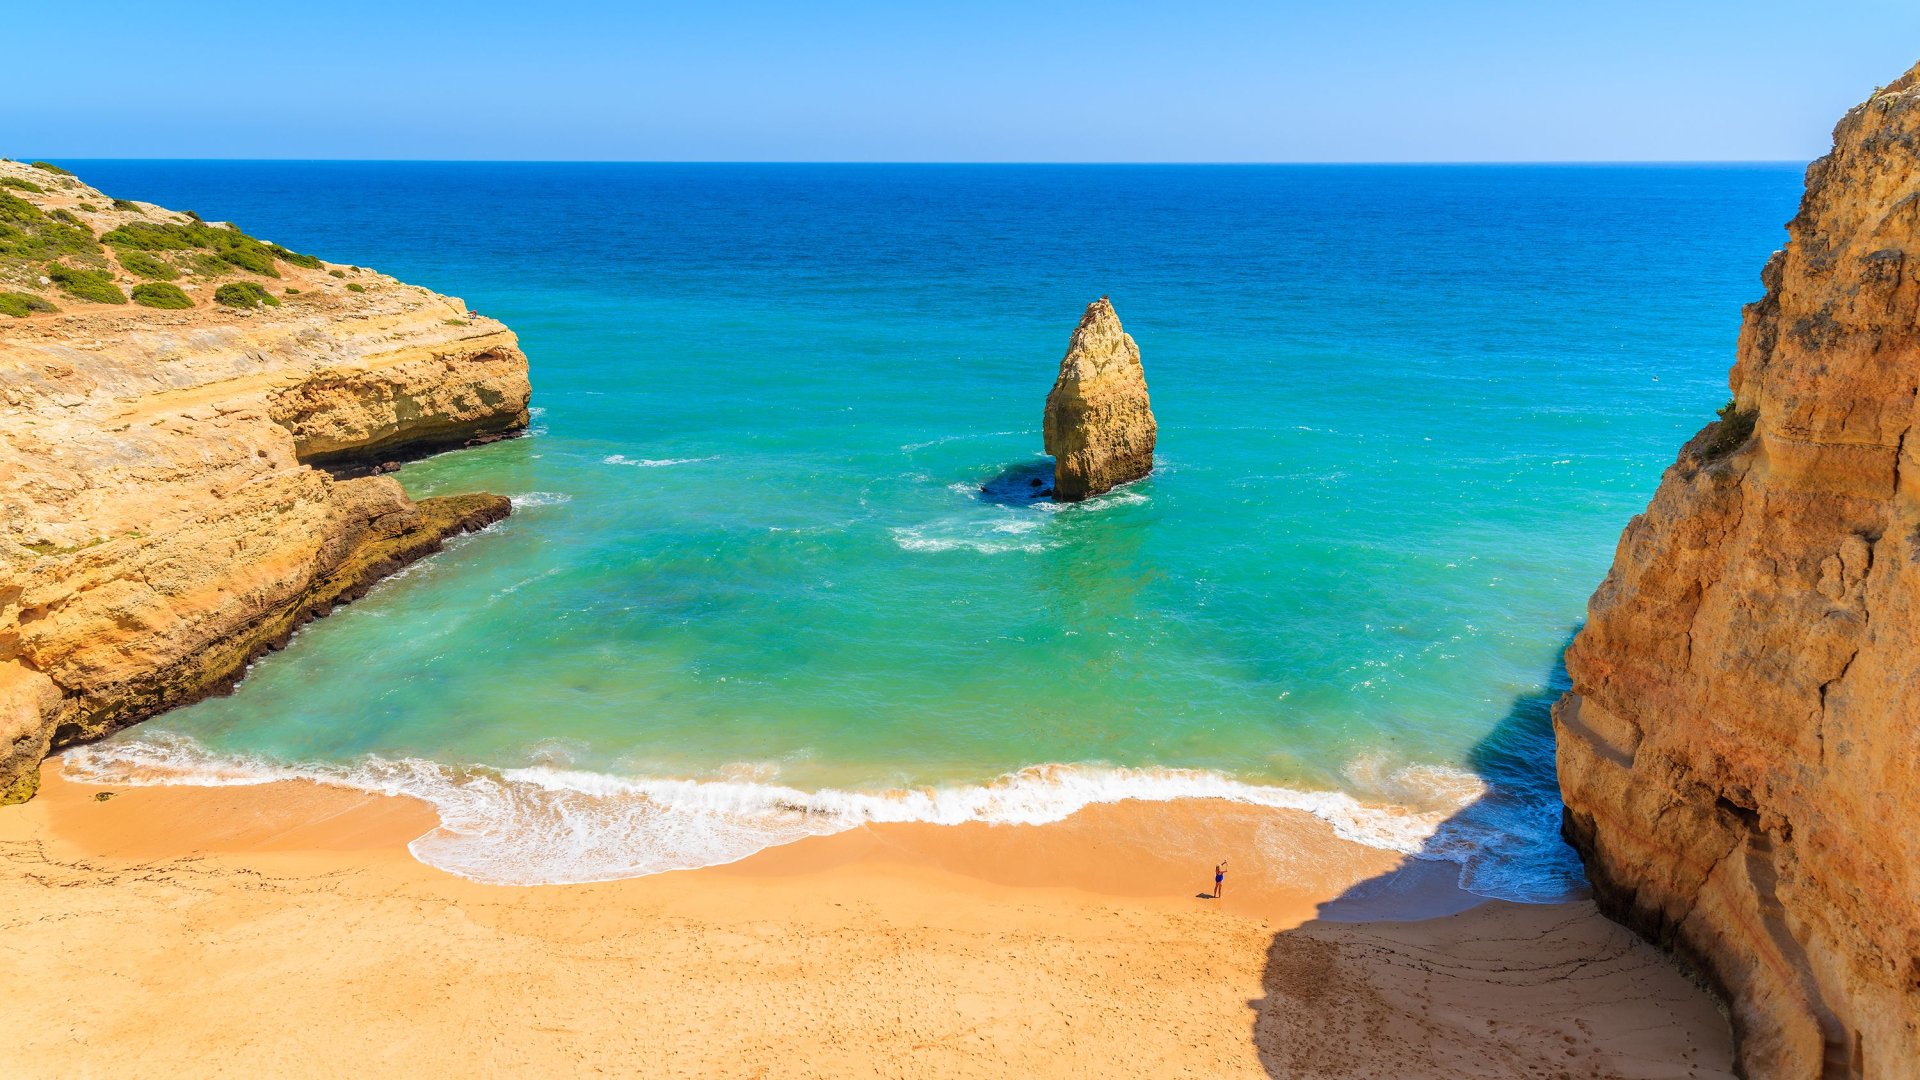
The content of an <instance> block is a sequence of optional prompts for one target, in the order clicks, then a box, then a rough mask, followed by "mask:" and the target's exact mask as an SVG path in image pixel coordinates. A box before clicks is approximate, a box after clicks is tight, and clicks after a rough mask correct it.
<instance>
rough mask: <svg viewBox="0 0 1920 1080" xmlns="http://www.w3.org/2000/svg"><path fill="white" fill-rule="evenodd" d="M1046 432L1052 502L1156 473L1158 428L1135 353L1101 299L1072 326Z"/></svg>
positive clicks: (1050, 400)
mask: <svg viewBox="0 0 1920 1080" xmlns="http://www.w3.org/2000/svg"><path fill="white" fill-rule="evenodd" d="M1044 430H1045V433H1046V448H1047V453H1049V454H1052V455H1053V497H1054V498H1055V499H1056V500H1058V501H1060V502H1079V501H1080V500H1081V499H1086V498H1090V497H1092V496H1095V495H1098V494H1100V493H1101V492H1103V491H1109V490H1111V489H1112V488H1114V487H1115V486H1117V485H1119V484H1124V483H1126V482H1128V481H1130V480H1138V479H1140V478H1141V477H1143V476H1145V475H1147V474H1148V473H1149V472H1152V471H1153V444H1154V439H1155V437H1156V435H1157V434H1158V428H1157V427H1156V426H1155V424H1154V421H1153V409H1152V407H1151V405H1150V404H1149V403H1148V401H1147V376H1146V372H1145V371H1144V370H1143V369H1142V368H1141V367H1140V347H1139V346H1137V345H1135V344H1134V343H1133V337H1132V336H1131V335H1129V334H1128V333H1127V332H1126V331H1125V330H1123V329H1121V328H1120V317H1119V316H1118V315H1116V314H1114V312H1113V305H1112V304H1110V303H1108V302H1107V298H1106V297H1104V296H1103V297H1101V298H1100V299H1098V300H1095V301H1094V302H1093V303H1091V304H1088V305H1087V313H1086V314H1085V315H1083V316H1081V317H1080V325H1079V326H1077V327H1075V328H1074V331H1073V339H1072V341H1071V342H1070V343H1069V344H1068V345H1067V355H1066V356H1065V357H1063V358H1062V359H1061V361H1060V377H1059V378H1058V379H1056V380H1054V384H1053V390H1052V392H1051V393H1049V394H1048V395H1047V412H1046V418H1045V420H1044Z"/></svg>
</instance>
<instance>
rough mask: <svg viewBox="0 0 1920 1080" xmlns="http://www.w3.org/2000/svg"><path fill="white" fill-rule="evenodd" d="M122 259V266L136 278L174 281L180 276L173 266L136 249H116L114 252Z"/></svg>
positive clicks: (156, 256) (158, 257) (155, 256)
mask: <svg viewBox="0 0 1920 1080" xmlns="http://www.w3.org/2000/svg"><path fill="white" fill-rule="evenodd" d="M113 253H114V254H115V255H116V256H118V257H119V259H120V266H121V268H122V269H124V270H126V272H127V273H129V274H132V275H133V276H134V277H143V278H149V279H151V280H153V281H172V280H173V279H174V278H177V277H179V276H180V271H178V270H176V269H174V267H173V264H172V263H170V262H168V261H167V260H165V259H163V258H161V257H160V256H158V255H153V254H150V253H148V252H145V251H140V250H138V249H136V248H115V249H114V252H113Z"/></svg>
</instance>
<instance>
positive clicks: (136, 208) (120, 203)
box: [113, 199, 146, 214]
mask: <svg viewBox="0 0 1920 1080" xmlns="http://www.w3.org/2000/svg"><path fill="white" fill-rule="evenodd" d="M113 208H114V209H115V210H131V211H133V212H134V213H136V214H144V213H146V211H145V210H142V209H140V204H139V203H137V202H134V201H133V200H132V199H115V200H113Z"/></svg>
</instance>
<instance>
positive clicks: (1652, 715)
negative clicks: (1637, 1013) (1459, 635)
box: [1554, 67, 1920, 1078]
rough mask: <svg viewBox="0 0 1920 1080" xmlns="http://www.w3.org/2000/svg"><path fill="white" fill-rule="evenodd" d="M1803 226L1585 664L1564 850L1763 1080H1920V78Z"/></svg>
mask: <svg viewBox="0 0 1920 1080" xmlns="http://www.w3.org/2000/svg"><path fill="white" fill-rule="evenodd" d="M1787 230H1788V235H1789V239H1788V243H1787V246H1786V247H1785V248H1784V249H1783V250H1781V251H1779V252H1776V253H1775V254H1774V256H1773V258H1772V259H1770V260H1769V261H1768V263H1767V266H1766V269H1765V271H1764V272H1763V274H1762V278H1761V280H1762V282H1763V283H1764V284H1765V286H1766V295H1765V296H1764V297H1763V298H1762V299H1760V300H1759V301H1757V302H1755V303H1753V304H1750V305H1748V306H1747V308H1746V313H1745V315H1746V318H1745V324H1744V327H1743V329H1742V331H1741V335H1740V343H1739V353H1738V359H1737V362H1736V363H1735V364H1734V367H1733V372H1732V376H1731V380H1730V381H1731V383H1732V388H1733V396H1734V400H1733V403H1732V405H1731V406H1730V407H1729V408H1728V409H1727V410H1725V411H1724V412H1723V414H1722V415H1723V418H1722V419H1721V420H1719V421H1718V422H1716V423H1713V424H1710V425H1708V426H1707V427H1706V429H1704V430H1703V431H1702V432H1701V433H1700V434H1699V435H1698V436H1696V437H1695V438H1694V440H1693V441H1692V442H1690V443H1689V444H1688V445H1687V447H1686V448H1685V449H1683V450H1682V451H1681V454H1680V457H1679V460H1678V461H1677V462H1676V463H1675V464H1674V465H1673V467H1672V468H1670V469H1668V470H1667V473H1666V475H1665V476H1664V478H1663V479H1662V480H1661V483H1660V488H1659V491H1658V493H1657V494H1655V496H1654V498H1653V502H1652V504H1651V505H1650V506H1649V507H1648V508H1647V511H1646V513H1644V514H1642V515H1641V516H1639V517H1637V518H1635V519H1634V520H1633V521H1632V523H1631V524H1629V525H1628V527H1627V529H1626V532H1625V534H1624V535H1623V536H1622V537H1621V539H1620V546H1619V549H1618V552H1617V554H1616V557H1615V561H1614V564H1613V569H1612V571H1611V572H1610V573H1609V574H1608V576H1607V579H1606V581H1605V582H1604V583H1602V584H1601V586H1600V588H1599V591H1598V592H1596V593H1595V594H1594V596H1593V599H1592V601H1591V603H1590V605H1589V608H1588V621H1587V624H1586V627H1585V629H1583V630H1582V631H1581V632H1580V634H1579V635H1578V637H1576V638H1575V640H1574V641H1573V643H1572V645H1571V647H1570V648H1569V649H1568V650H1567V670H1568V672H1569V673H1570V674H1571V676H1572V681H1573V689H1572V691H1571V692H1570V693H1569V694H1567V695H1566V697H1564V698H1563V699H1562V700H1561V701H1560V702H1559V704H1558V705H1557V707H1556V709H1555V713H1554V729H1555V734H1556V735H1557V738H1558V746H1559V749H1558V758H1559V760H1558V765H1559V773H1560V784H1561V789H1562V792H1563V795H1564V798H1565V802H1566V818H1565V831H1566V835H1567V838H1568V840H1569V841H1570V842H1572V844H1573V845H1574V846H1575V847H1576V848H1577V849H1579V851H1580V853H1581V855H1582V857H1583V858H1584V859H1585V861H1586V866H1587V873H1588V876H1589V877H1590V878H1591V879H1592V882H1593V887H1594V890H1595V894H1596V896H1597V898H1598V899H1599V901H1600V903H1601V905H1602V907H1603V908H1604V909H1605V910H1606V911H1608V912H1609V913H1610V914H1612V915H1613V916H1615V917H1616V918H1618V919H1620V920H1621V921H1623V922H1625V923H1626V924H1627V925H1629V926H1632V927H1634V928H1635V929H1637V930H1639V931H1640V932H1641V933H1643V934H1644V935H1646V936H1648V937H1649V938H1652V939H1653V940H1655V941H1657V942H1661V943H1664V944H1667V945H1670V946H1671V947H1673V948H1675V949H1676V950H1678V951H1679V952H1681V953H1682V954H1683V955H1684V956H1687V957H1689V958H1690V959H1691V960H1692V961H1693V962H1694V963H1695V964H1697V966H1698V967H1699V968H1700V969H1701V970H1702V971H1704V972H1705V973H1706V974H1707V975H1708V976H1709V977H1710V978H1711V979H1712V980H1713V981H1714V982H1715V983H1717V984H1718V986H1719V987H1720V989H1721V990H1722V992H1723V993H1724V995H1725V997H1726V999H1727V1001H1728V1003H1729V1005H1730V1007H1731V1011H1732V1017H1733V1021H1734V1028H1735V1034H1736V1037H1737V1039H1738V1042H1739V1054H1740V1062H1741V1067H1742V1069H1743V1070H1744V1074H1745V1075H1747V1076H1750V1077H1767V1078H1770V1077H1796V1078H1798V1077H1860V1076H1868V1077H1913V1076H1920V431H1917V430H1916V421H1920V67H1916V68H1915V69H1914V70H1913V71H1910V72H1908V73H1907V74H1906V75H1905V76H1904V77H1902V78H1901V79H1899V80H1898V81H1897V82H1895V83H1893V84H1892V85H1891V86H1888V87H1886V88H1885V89H1883V90H1880V91H1878V92H1876V93H1875V94H1874V95H1873V96H1872V97H1871V98H1869V99H1868V100H1867V101H1866V102H1865V103H1864V104H1862V105H1859V106H1857V107H1855V108H1854V109H1853V110H1852V111H1850V112H1849V113H1847V115H1846V117H1845V118H1844V119H1843V120H1841V121H1840V124H1839V126H1838V127H1837V128H1836V129H1835V130H1834V144H1833V151H1832V153H1830V154H1829V155H1828V156H1826V157H1824V158H1822V159H1820V160H1819V161H1816V162H1814V163H1813V164H1812V165H1811V166H1810V167H1809V168H1808V170H1807V187H1806V194H1805V197H1804V199H1803V200H1802V202H1801V205H1800V212H1799V214H1798V216H1796V217H1795V218H1794V219H1793V220H1792V221H1791V222H1790V223H1788V226H1787ZM1909 263H1911V265H1909Z"/></svg>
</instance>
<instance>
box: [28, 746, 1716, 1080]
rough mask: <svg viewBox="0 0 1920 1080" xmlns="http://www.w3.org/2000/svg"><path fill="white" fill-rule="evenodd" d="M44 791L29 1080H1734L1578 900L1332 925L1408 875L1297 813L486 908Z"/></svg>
mask: <svg viewBox="0 0 1920 1080" xmlns="http://www.w3.org/2000/svg"><path fill="white" fill-rule="evenodd" d="M42 779H43V784H44V788H43V790H42V793H41V795H40V797H39V798H37V799H35V800H34V801H33V802H32V803H29V804H27V805H25V806H19V807H11V808H8V809H7V810H6V811H4V812H0V912H4V914H3V915H0V975H3V976H4V977H5V978H6V980H7V982H8V983H9V984H10V985H12V986H15V987H17V988H22V991H21V992H16V993H15V994H14V995H13V997H12V998H11V1007H10V1010H9V1021H10V1022H9V1025H8V1026H9V1027H10V1029H11V1030H12V1031H13V1032H14V1033H15V1035H14V1037H13V1039H12V1040H11V1041H10V1043H9V1045H8V1049H7V1051H6V1053H7V1055H8V1058H9V1060H8V1061H6V1062H5V1072H6V1074H7V1075H9V1076H17V1077H55V1076H58V1077H89V1076H101V1077H104V1076H134V1075H137V1076H171V1075H196V1076H240V1075H247V1076H258V1075H272V1076H321V1075H329V1076H330V1075H339V1074H341V1073H343V1072H349V1071H351V1072H374V1073H382V1074H386V1073H404V1074H406V1075H411V1076H451V1075H473V1074H475V1073H479V1074H483V1075H498V1074H505V1073H511V1074H517V1075H600V1074H637V1073H646V1074H650V1075H669V1076H692V1075H725V1076H870V1075H871V1076H943V1077H944V1076H1006V1075H1013V1074H1025V1075H1066V1076H1185V1075H1195V1076H1201V1075H1205V1076H1236V1077H1237V1076H1246V1077H1259V1076H1300V1077H1309V1076H1311V1077H1327V1076H1336V1077H1338V1076H1352V1077H1361V1076H1400V1077H1415V1076H1435V1077H1439V1076H1489V1077H1492V1076H1513V1077H1543V1076H1546V1077H1555V1076H1575V1077H1717V1076H1727V1075H1730V1073H1729V1072H1728V1068H1729V1061H1730V1044H1729V1037H1728V1032H1727V1027H1726V1023H1725V1021H1724V1020H1723V1018H1722V1016H1721V1015H1720V1013H1719V1012H1718V1011H1716V1009H1715V1006H1714V1004H1713V1003H1712V1001H1711V1000H1710V998H1709V997H1708V996H1707V995H1706V994H1705V993H1704V992H1703V991H1701V990H1699V989H1698V988H1696V987H1695V986H1694V985H1693V984H1692V983H1691V982H1689V981H1688V980H1687V979H1686V978H1685V977H1683V976H1682V975H1681V974H1680V972H1679V971H1677V970H1676V969H1675V968H1674V967H1673V966H1672V964H1671V962H1670V961H1669V960H1668V959H1666V958H1665V957H1664V956H1662V955H1661V954H1659V953H1658V952H1657V951H1655V950H1654V949H1652V948H1651V947H1650V946H1648V945H1646V944H1644V943H1642V942H1640V941H1638V940H1637V939H1635V938H1634V937H1633V936H1632V935H1630V934H1629V933H1628V932H1627V931H1625V930H1624V929H1622V928H1620V927H1618V926H1616V925H1614V924H1612V923H1610V922H1608V921H1606V920H1605V919H1603V918H1601V917H1600V916H1599V915H1598V914H1597V913H1596V912H1595V911H1594V909H1593V907H1592V905H1591V904H1589V903H1585V902H1580V903H1566V904H1558V905H1520V904H1509V903H1501V902H1493V903H1477V904H1476V903H1473V901H1472V899H1471V898H1467V897H1464V896H1463V894H1459V893H1458V892H1457V891H1454V890H1452V889H1450V888H1449V887H1448V886H1446V885H1445V884H1444V883H1443V882H1436V881H1435V879H1434V875H1432V874H1429V873H1422V872H1421V870H1420V868H1419V867H1418V866H1415V867H1414V868H1412V869H1410V870H1409V871H1408V872H1406V873H1405V874H1404V875H1403V878H1404V879H1405V880H1404V881H1403V882H1402V883H1401V884H1399V886H1398V887H1397V888H1396V889H1395V890H1393V891H1392V892H1391V893H1390V895H1389V896H1388V897H1387V898H1385V899H1378V898H1376V899H1375V900H1373V901H1371V903H1372V905H1373V906H1374V907H1375V908H1376V909H1380V910H1385V909H1386V908H1384V907H1382V905H1389V906H1397V908H1398V909H1399V910H1400V911H1402V912H1409V913H1427V914H1430V915H1432V917H1429V918H1424V919H1420V920H1418V921H1372V922H1343V921H1334V920H1333V919H1329V918H1326V917H1324V916H1326V915H1327V914H1329V913H1332V914H1335V915H1339V914H1340V913H1341V912H1342V910H1343V908H1342V905H1340V904H1337V903H1336V904H1332V905H1329V904H1328V902H1329V901H1333V900H1334V899H1335V898H1336V897H1338V896H1339V895H1340V894H1341V893H1343V892H1347V891H1349V890H1350V888H1351V887H1352V886H1353V885H1354V884H1356V883H1357V882H1361V881H1368V880H1376V881H1377V880H1378V879H1379V878H1380V877H1381V876H1382V875H1386V874H1393V873H1395V872H1396V870H1397V869H1398V866H1399V860H1398V858H1397V857H1395V856H1392V855H1390V854H1387V853H1384V852H1380V851H1375V850H1371V849H1367V848H1362V847H1358V846H1355V845H1351V844H1348V843H1345V842H1343V841H1340V840H1338V839H1336V838H1335V837H1333V836H1332V835H1331V833H1330V832H1329V831H1328V830H1327V829H1326V828H1325V827H1324V826H1323V825H1321V824H1320V823H1318V822H1317V821H1315V820H1314V819H1312V818H1310V817H1307V816H1305V815H1287V814H1278V813H1275V812H1271V811H1254V810H1251V809H1248V808H1243V807H1237V806H1234V805H1231V804H1226V803H1219V802H1213V801H1200V800H1196V801H1194V802H1191V803H1161V804H1142V803H1122V804H1117V805H1113V806H1103V807H1095V808H1091V809H1089V810H1086V811H1083V812H1082V813H1081V814H1079V815H1076V816H1075V817H1074V818H1072V819H1070V820H1069V821H1067V822H1064V823H1061V824H1058V825H1051V826H1037V827H1035V826H992V827H989V826H977V827H973V826H961V827H939V826H923V825H888V826H873V827H867V828H863V829H858V830H854V831H852V832H848V833H843V834H839V835H836V836H831V837H822V838H815V839H810V840H805V841H802V842H799V843H796V844H791V845H788V846H786V847H783V848H778V849H774V850H770V851H766V852H763V853H761V854H760V855H757V856H755V857H752V858H749V859H746V860H743V861H741V862H739V863H735V864H732V865H729V866H724V867H715V868H710V869H705V870H698V871H689V872H678V873H669V874H661V875H656V876H653V877H648V878H642V879H635V880H627V881H617V882H609V883H604V884H593V885H569V886H537V887H501V886H486V885H479V884H475V883H472V882H469V881H465V880H462V879H459V878H456V877H453V876H450V875H447V874H445V873H442V872H440V871H437V870H434V869H432V868H430V867H427V866H424V865H422V864H420V863H418V862H416V861H415V860H413V859H412V858H411V857H410V856H409V854H408V853H407V851H406V848H405V845H406V842H407V841H408V840H410V839H412V838H414V837H416V836H419V835H420V834H422V833H424V832H426V831H428V830H429V829H431V828H433V827H434V825H435V819H434V816H433V814H432V812H431V810H430V809H428V808H427V807H426V806H425V805H423V804H419V803H415V802H412V801H410V800H405V799H394V798H384V797H376V796H369V795H364V794H361V793H358V792H354V791H349V790H345V789H339V788H331V787H324V786H320V785H316V784H310V783H304V782H294V783H278V784H268V785H259V786H251V787H229V788H191V787H152V788H120V789H101V788H95V787H90V786H86V785H81V784H77V783H73V782H70V781H67V780H64V779H63V778H62V777H61V775H60V767H59V763H58V760H57V759H55V760H52V761H49V762H48V763H47V765H46V766H45V769H44V774H43V778H42ZM108 790H111V791H112V792H113V794H112V795H111V797H110V798H107V799H104V800H102V799H100V798H98V797H97V796H98V795H100V794H102V793H104V792H106V791H108ZM1199 838H1204V839H1203V840H1199ZM1197 840H1199V842H1204V843H1205V844H1207V845H1209V847H1208V849H1207V851H1206V853H1205V854H1197V853H1196V852H1195V850H1194V849H1195V846H1196V841H1197ZM1216 849H1217V850H1221V851H1223V852H1229V853H1230V856H1229V857H1231V858H1233V859H1234V864H1233V873H1232V874H1231V876H1230V877H1229V879H1228V893H1227V896H1226V897H1225V898H1224V899H1223V900H1221V901H1212V900H1203V899H1201V898H1199V897H1198V896H1197V895H1196V893H1197V892H1199V891H1201V889H1202V888H1203V887H1204V886H1205V885H1207V884H1208V882H1207V881H1206V880H1205V879H1206V877H1207V871H1208V870H1209V869H1210V866H1211V859H1212V858H1213V854H1212V852H1213V850H1216ZM1279 851H1285V852H1288V853H1289V855H1288V856H1286V857H1284V858H1279V857H1275V856H1273V855H1270V854H1263V853H1268V852H1279ZM1463 908H1464V910H1462V909H1463ZM1344 910H1345V911H1346V913H1347V914H1365V913H1366V911H1367V909H1365V908H1361V907H1357V906H1355V905H1353V904H1349V905H1347V906H1346V907H1345V909H1344Z"/></svg>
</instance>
